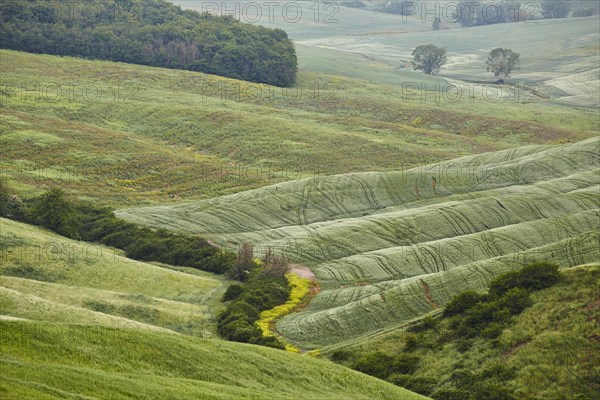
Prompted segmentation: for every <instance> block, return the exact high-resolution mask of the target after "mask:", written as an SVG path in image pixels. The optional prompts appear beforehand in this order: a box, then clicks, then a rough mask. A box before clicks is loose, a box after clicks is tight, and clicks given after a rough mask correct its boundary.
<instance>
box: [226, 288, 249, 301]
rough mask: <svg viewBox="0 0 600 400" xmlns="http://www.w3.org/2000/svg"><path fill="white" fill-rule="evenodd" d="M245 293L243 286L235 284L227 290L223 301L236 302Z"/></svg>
mask: <svg viewBox="0 0 600 400" xmlns="http://www.w3.org/2000/svg"><path fill="white" fill-rule="evenodd" d="M243 292H244V288H243V287H242V285H238V284H233V285H231V286H229V287H228V288H227V290H226V291H225V294H223V301H231V300H235V299H237V298H238V297H240V295H241V294H242V293H243Z"/></svg>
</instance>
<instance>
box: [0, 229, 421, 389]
mask: <svg viewBox="0 0 600 400" xmlns="http://www.w3.org/2000/svg"><path fill="white" fill-rule="evenodd" d="M0 223H1V224H2V230H1V232H2V236H1V237H0V246H1V250H2V258H1V263H0V309H1V310H2V311H1V314H0V325H1V326H0V330H1V331H2V340H1V342H0V347H1V351H0V353H1V354H2V355H1V356H0V364H1V367H0V368H1V369H2V374H1V375H2V376H1V378H0V397H2V398H10V399H28V400H33V399H44V400H47V399H64V398H73V399H75V398H77V399H88V398H110V399H132V398H136V399H137V398H139V399H149V398H156V399H165V398H177V399H194V400H197V399H206V400H208V399H215V400H217V399H218V400H221V399H231V400H233V399H236V400H237V399H257V400H259V399H260V400H262V399H265V398H269V399H281V400H287V399H290V398H307V399H311V400H313V399H315V400H317V399H322V400H330V399H331V400H333V399H348V400H350V399H352V400H354V399H365V400H367V399H375V398H377V399H390V400H396V399H406V400H413V399H414V400H418V399H425V397H422V396H419V395H415V394H413V393H411V392H408V391H406V390H404V389H401V388H398V387H394V386H393V385H391V384H387V383H385V382H382V381H379V380H377V379H374V378H371V377H368V376H366V375H363V374H359V373H356V372H354V371H351V370H348V369H347V368H344V367H342V366H338V365H335V364H332V363H330V362H327V361H322V360H316V359H313V358H311V357H306V356H300V355H295V354H291V353H286V352H282V351H277V350H272V349H266V348H260V347H257V346H249V345H242V344H237V343H229V342H223V341H220V340H215V339H206V338H200V337H198V336H188V335H183V334H178V333H176V332H175V331H176V330H179V331H182V332H185V333H193V334H195V335H199V334H202V333H204V332H203V331H198V329H200V328H202V327H206V326H207V323H208V322H210V321H208V322H207V314H206V313H207V312H208V311H210V309H208V310H207V308H209V307H208V305H209V304H210V303H211V301H212V300H214V298H215V297H216V296H218V297H220V293H222V291H221V290H220V288H221V287H222V283H221V282H220V281H218V280H217V279H215V278H211V277H210V275H209V274H204V273H200V274H199V275H198V276H195V275H192V271H188V273H183V272H176V271H172V270H169V269H165V268H160V267H157V266H154V265H150V264H144V263H139V262H135V261H131V260H127V259H125V258H123V257H120V256H119V255H116V254H114V253H113V252H112V251H111V250H110V249H108V248H105V247H101V246H93V245H89V244H87V243H81V242H76V241H72V240H66V239H64V238H60V237H58V236H56V235H53V234H51V233H48V232H46V231H44V230H41V229H39V228H36V227H32V226H28V225H24V224H20V223H16V222H13V221H9V220H5V219H1V220H0Z"/></svg>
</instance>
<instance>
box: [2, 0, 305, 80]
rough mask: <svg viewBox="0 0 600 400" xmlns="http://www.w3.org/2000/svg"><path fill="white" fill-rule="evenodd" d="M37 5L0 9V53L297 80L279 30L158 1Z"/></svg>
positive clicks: (15, 2) (32, 0) (11, 3)
mask: <svg viewBox="0 0 600 400" xmlns="http://www.w3.org/2000/svg"><path fill="white" fill-rule="evenodd" d="M38 3H39V2H37V1H36V0H27V1H22V0H6V1H4V2H3V23H2V29H1V31H0V47H2V48H6V49H12V50H21V51H27V52H30V53H43V54H55V55H61V56H75V57H85V58H92V59H101V60H110V61H118V62H126V63H133V64H141V65H149V66H155V67H166V68H175V69H186V70H191V71H200V72H205V73H209V74H216V75H222V76H227V77H230V78H235V79H244V80H247V81H252V82H259V83H267V84H272V85H277V86H286V87H287V86H292V85H293V84H294V82H295V80H296V74H297V57H296V51H295V48H294V44H293V43H292V41H291V40H290V39H289V38H288V36H287V34H286V33H285V32H284V31H283V30H281V29H269V28H265V27H263V26H258V25H256V26H255V25H250V24H244V23H241V22H238V21H236V20H235V19H234V18H232V17H231V16H223V17H221V16H213V15H209V14H206V13H205V14H200V13H198V12H196V11H191V10H182V9H181V8H180V7H177V6H174V5H172V4H170V3H168V2H166V1H164V0H145V1H143V2H142V1H139V2H138V1H134V2H131V1H127V2H122V1H118V0H104V1H101V2H96V3H94V4H93V7H89V5H86V4H85V3H81V4H78V3H72V4H70V5H68V6H64V7H61V6H60V5H58V4H57V5H54V6H48V7H40V6H39V4H38ZM92 9H93V10H94V11H93V13H90V10H92ZM90 14H91V15H90Z"/></svg>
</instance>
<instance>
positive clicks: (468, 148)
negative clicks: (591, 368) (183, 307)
mask: <svg viewBox="0 0 600 400" xmlns="http://www.w3.org/2000/svg"><path fill="white" fill-rule="evenodd" d="M0 58H1V60H2V62H1V64H0V72H1V73H2V91H1V103H2V115H1V116H0V118H1V119H0V144H1V145H2V152H1V154H0V157H1V158H0V166H1V173H2V175H3V176H4V177H5V178H6V179H8V180H9V183H10V184H11V185H12V186H13V187H15V188H16V189H17V190H18V191H19V193H20V194H21V195H23V196H29V195H31V194H36V193H39V192H40V191H41V190H43V189H45V188H47V187H49V186H53V185H60V186H62V187H64V188H66V189H67V190H68V191H69V192H71V193H74V194H76V195H78V196H80V197H84V198H91V199H94V200H100V201H102V202H108V203H112V204H118V205H133V204H156V203H163V204H164V203H168V202H176V201H181V200H182V199H183V200H185V199H198V198H205V197H214V196H217V195H222V194H227V193H232V192H235V191H240V190H244V189H250V188H255V187H261V186H264V185H268V184H269V183H274V182H281V181H289V180H293V179H298V178H303V177H309V176H315V175H323V174H331V173H347V172H365V171H381V170H397V169H399V168H404V167H413V166H416V165H420V164H423V163H431V162H437V161H441V160H447V159H452V158H455V157H458V156H462V155H467V154H476V153H480V152H482V151H491V150H499V149H506V148H511V147H515V146H517V145H521V144H547V143H556V142H569V141H577V140H581V139H585V138H588V137H592V136H593V135H594V134H595V132H597V130H598V129H599V125H598V120H597V118H596V117H597V116H596V114H595V113H594V112H590V111H585V110H579V109H573V108H565V107H556V106H552V105H550V104H548V103H546V102H538V103H532V104H522V103H519V102H513V101H511V100H507V101H503V102H501V103H499V104H497V103H489V102H481V101H477V102H474V103H471V102H470V101H469V100H468V99H467V98H464V100H463V101H461V102H459V103H448V102H442V103H441V104H439V105H436V104H435V103H433V104H423V102H421V101H420V100H419V99H407V98H405V96H403V93H402V91H401V90H399V89H398V87H397V86H395V85H387V84H376V83H370V82H367V81H363V80H356V79H351V78H343V77H335V76H330V75H322V74H315V73H301V74H300V78H299V81H300V82H299V85H298V88H297V91H295V92H291V91H289V90H288V91H287V92H286V91H282V89H280V88H273V87H268V86H256V85H254V86H249V84H247V83H242V82H239V81H234V80H230V79H225V78H219V77H215V76H211V75H203V74H199V73H193V72H186V71H176V70H165V69H160V68H150V67H141V66H134V65H128V64H120V63H111V62H100V61H87V60H77V59H72V58H68V57H64V58H63V57H55V56H43V55H31V54H26V53H18V52H13V51H1V52H0ZM242 89H243V90H242ZM258 90H260V91H261V92H258ZM236 91H237V92H236ZM240 91H241V92H240ZM235 93H238V94H235ZM240 93H243V94H240Z"/></svg>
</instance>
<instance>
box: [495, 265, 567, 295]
mask: <svg viewBox="0 0 600 400" xmlns="http://www.w3.org/2000/svg"><path fill="white" fill-rule="evenodd" d="M559 280H560V272H559V267H558V265H556V264H553V263H549V262H539V263H533V264H528V265H526V266H524V267H523V268H521V269H519V270H516V271H511V272H507V273H505V274H502V275H500V276H498V277H497V278H496V279H494V280H493V281H492V282H490V290H489V291H490V294H491V295H492V296H495V297H499V296H502V295H503V294H505V293H506V292H508V291H509V290H510V289H514V288H522V289H525V290H527V291H536V290H541V289H545V288H547V287H550V286H552V285H554V284H556V283H557V282H558V281H559Z"/></svg>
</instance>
